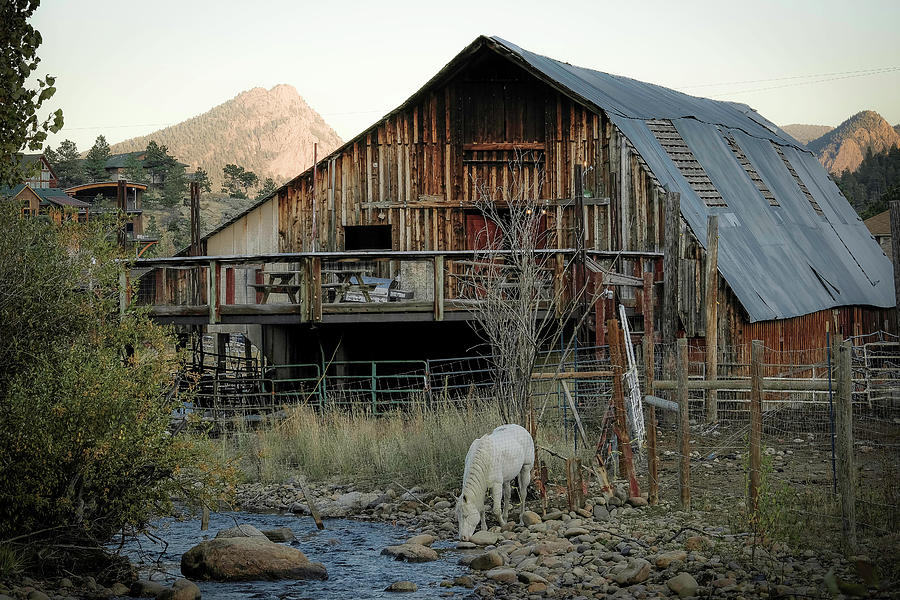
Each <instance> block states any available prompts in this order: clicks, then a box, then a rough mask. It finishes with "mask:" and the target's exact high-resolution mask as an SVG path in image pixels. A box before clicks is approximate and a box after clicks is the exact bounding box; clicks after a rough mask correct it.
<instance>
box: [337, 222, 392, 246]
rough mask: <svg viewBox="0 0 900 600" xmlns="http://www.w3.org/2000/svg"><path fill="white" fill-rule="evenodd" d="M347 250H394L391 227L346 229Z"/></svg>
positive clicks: (370, 226) (345, 243) (352, 227)
mask: <svg viewBox="0 0 900 600" xmlns="http://www.w3.org/2000/svg"><path fill="white" fill-rule="evenodd" d="M344 249H345V250H392V249H393V246H392V244H391V226H390V225H348V226H347V227H344Z"/></svg>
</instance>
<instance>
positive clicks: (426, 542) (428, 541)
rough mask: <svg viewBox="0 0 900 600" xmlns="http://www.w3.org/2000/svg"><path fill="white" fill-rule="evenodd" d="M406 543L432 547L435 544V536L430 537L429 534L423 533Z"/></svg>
mask: <svg viewBox="0 0 900 600" xmlns="http://www.w3.org/2000/svg"><path fill="white" fill-rule="evenodd" d="M406 543H407V544H419V545H421V546H430V545H432V544H433V543H434V536H433V535H428V534H427V533H422V534H419V535H414V536H413V537H411V538H409V539H408V540H406Z"/></svg>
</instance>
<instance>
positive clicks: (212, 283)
mask: <svg viewBox="0 0 900 600" xmlns="http://www.w3.org/2000/svg"><path fill="white" fill-rule="evenodd" d="M217 271H218V265H217V263H216V261H214V260H211V261H209V271H207V273H206V302H207V304H208V305H209V322H210V324H215V322H216V304H217V303H218V299H219V291H218V290H217V289H216V284H217V283H218V281H216V273H217Z"/></svg>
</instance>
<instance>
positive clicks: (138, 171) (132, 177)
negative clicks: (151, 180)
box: [125, 152, 147, 183]
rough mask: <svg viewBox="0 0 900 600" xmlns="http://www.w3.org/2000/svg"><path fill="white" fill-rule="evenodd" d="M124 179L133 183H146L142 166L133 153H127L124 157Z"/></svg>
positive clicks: (145, 175) (145, 174)
mask: <svg viewBox="0 0 900 600" xmlns="http://www.w3.org/2000/svg"><path fill="white" fill-rule="evenodd" d="M125 179H127V180H128V181H133V182H135V183H147V173H146V172H145V171H144V164H143V163H142V162H141V161H140V159H138V155H137V154H136V153H134V152H131V153H129V154H128V156H126V157H125Z"/></svg>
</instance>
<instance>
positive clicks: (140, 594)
mask: <svg viewBox="0 0 900 600" xmlns="http://www.w3.org/2000/svg"><path fill="white" fill-rule="evenodd" d="M166 589H168V588H167V587H166V585H165V584H164V583H161V582H159V581H149V580H147V579H138V580H137V581H135V582H134V583H132V584H131V589H130V590H129V591H128V595H129V596H131V597H132V598H156V597H157V596H158V595H159V594H161V593H162V592H163V591H164V590H166Z"/></svg>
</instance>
